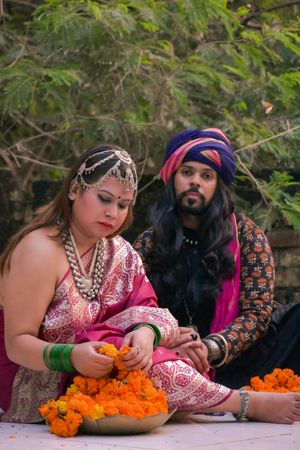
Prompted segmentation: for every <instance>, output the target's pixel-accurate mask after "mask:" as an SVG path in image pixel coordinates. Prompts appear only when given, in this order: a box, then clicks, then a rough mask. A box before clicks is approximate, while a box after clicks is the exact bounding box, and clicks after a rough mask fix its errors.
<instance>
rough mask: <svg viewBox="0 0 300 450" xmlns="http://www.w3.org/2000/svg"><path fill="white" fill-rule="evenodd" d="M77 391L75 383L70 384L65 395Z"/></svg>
mask: <svg viewBox="0 0 300 450" xmlns="http://www.w3.org/2000/svg"><path fill="white" fill-rule="evenodd" d="M77 391H78V388H77V386H76V385H75V384H71V386H69V387H68V389H67V395H71V394H75V392H77Z"/></svg>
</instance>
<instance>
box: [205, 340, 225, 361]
mask: <svg viewBox="0 0 300 450" xmlns="http://www.w3.org/2000/svg"><path fill="white" fill-rule="evenodd" d="M206 339H212V340H213V341H215V342H216V343H217V345H218V346H219V348H220V351H221V355H222V359H221V361H218V362H216V363H213V364H212V366H213V367H215V368H218V367H221V366H222V365H223V364H224V363H225V362H226V360H227V358H228V345H227V341H226V339H225V338H224V336H222V335H221V334H219V333H211V334H209V335H208V336H206Z"/></svg>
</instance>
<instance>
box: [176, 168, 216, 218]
mask: <svg viewBox="0 0 300 450" xmlns="http://www.w3.org/2000/svg"><path fill="white" fill-rule="evenodd" d="M217 183H218V176H217V172H216V171H215V170H213V169H212V168H211V167H209V166H207V165H206V164H202V163H200V162H198V161H188V162H185V163H183V164H182V165H181V166H180V167H179V169H178V170H177V172H176V174H175V176H174V189H175V195H176V198H177V204H178V208H179V210H180V211H181V212H182V213H186V214H190V215H193V216H197V215H201V214H202V213H203V212H204V211H205V210H206V208H207V206H208V205H209V203H210V201H211V199H212V198H213V196H214V193H215V191H216V187H217Z"/></svg>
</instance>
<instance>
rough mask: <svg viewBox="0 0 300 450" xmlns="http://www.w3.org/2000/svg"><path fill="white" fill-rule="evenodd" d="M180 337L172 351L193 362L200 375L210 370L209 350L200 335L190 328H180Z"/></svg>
mask: <svg viewBox="0 0 300 450" xmlns="http://www.w3.org/2000/svg"><path fill="white" fill-rule="evenodd" d="M179 331H180V335H179V337H178V339H177V340H176V343H175V345H174V346H173V347H171V349H172V350H173V351H174V352H175V353H176V354H177V355H178V356H180V357H182V358H186V359H189V360H191V362H192V364H193V366H194V367H195V369H196V370H198V372H200V373H204V372H207V371H208V370H209V367H210V366H209V363H208V360H207V357H208V350H207V347H206V345H205V344H204V343H203V342H202V341H201V339H200V336H199V334H198V333H197V332H196V331H195V330H194V329H193V328H190V327H179Z"/></svg>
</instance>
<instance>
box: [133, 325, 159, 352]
mask: <svg viewBox="0 0 300 450" xmlns="http://www.w3.org/2000/svg"><path fill="white" fill-rule="evenodd" d="M142 327H148V328H151V330H152V331H153V333H154V336H155V338H154V342H153V348H155V347H157V346H158V345H159V344H160V341H161V332H160V329H159V328H158V327H157V326H156V325H153V324H152V323H140V325H137V326H136V327H134V330H138V329H139V328H142Z"/></svg>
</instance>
